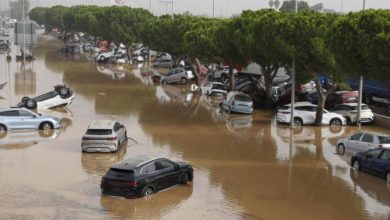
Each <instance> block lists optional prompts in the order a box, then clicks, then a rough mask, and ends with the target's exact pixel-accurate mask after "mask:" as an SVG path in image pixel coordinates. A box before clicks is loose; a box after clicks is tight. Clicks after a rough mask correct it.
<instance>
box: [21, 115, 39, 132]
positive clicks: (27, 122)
mask: <svg viewBox="0 0 390 220" xmlns="http://www.w3.org/2000/svg"><path fill="white" fill-rule="evenodd" d="M19 120H20V123H21V126H23V127H24V128H26V129H36V128H38V127H39V124H40V123H41V121H39V120H37V116H36V115H35V114H33V113H32V112H30V111H26V110H19Z"/></svg>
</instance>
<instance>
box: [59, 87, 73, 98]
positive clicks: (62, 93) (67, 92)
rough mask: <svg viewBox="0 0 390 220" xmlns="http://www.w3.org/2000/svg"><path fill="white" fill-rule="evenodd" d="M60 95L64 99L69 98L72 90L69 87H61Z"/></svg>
mask: <svg viewBox="0 0 390 220" xmlns="http://www.w3.org/2000/svg"><path fill="white" fill-rule="evenodd" d="M59 93H60V97H61V98H63V99H66V98H69V97H70V96H71V91H70V89H69V88H66V87H63V88H61V89H60V92H59Z"/></svg>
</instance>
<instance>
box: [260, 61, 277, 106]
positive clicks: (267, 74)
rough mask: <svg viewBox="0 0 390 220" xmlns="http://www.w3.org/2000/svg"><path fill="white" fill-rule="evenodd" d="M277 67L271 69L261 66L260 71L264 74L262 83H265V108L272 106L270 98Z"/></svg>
mask: <svg viewBox="0 0 390 220" xmlns="http://www.w3.org/2000/svg"><path fill="white" fill-rule="evenodd" d="M277 71H278V68H276V69H275V70H273V69H272V68H263V67H262V68H261V72H262V73H263V74H264V84H265V94H266V99H265V108H272V107H273V105H274V103H273V99H272V84H273V80H274V78H275V75H276V72H277Z"/></svg>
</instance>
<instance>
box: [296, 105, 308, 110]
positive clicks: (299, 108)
mask: <svg viewBox="0 0 390 220" xmlns="http://www.w3.org/2000/svg"><path fill="white" fill-rule="evenodd" d="M295 110H300V111H305V110H306V107H305V106H298V107H295Z"/></svg>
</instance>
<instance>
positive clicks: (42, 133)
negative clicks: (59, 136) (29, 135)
mask: <svg viewBox="0 0 390 220" xmlns="http://www.w3.org/2000/svg"><path fill="white" fill-rule="evenodd" d="M53 134H54V130H49V129H47V130H41V131H39V136H41V137H43V138H48V137H51V136H52V135H53Z"/></svg>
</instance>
